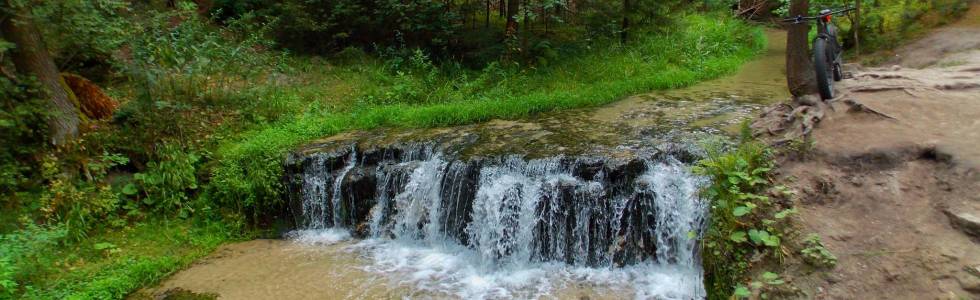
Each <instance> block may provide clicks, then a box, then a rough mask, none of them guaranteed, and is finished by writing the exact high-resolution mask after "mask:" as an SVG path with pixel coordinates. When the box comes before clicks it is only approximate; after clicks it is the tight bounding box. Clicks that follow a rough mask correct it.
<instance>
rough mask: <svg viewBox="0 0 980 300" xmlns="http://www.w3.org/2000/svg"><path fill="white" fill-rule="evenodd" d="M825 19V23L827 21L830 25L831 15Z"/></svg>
mask: <svg viewBox="0 0 980 300" xmlns="http://www.w3.org/2000/svg"><path fill="white" fill-rule="evenodd" d="M824 18H825V19H826V20H825V21H827V23H830V15H827V16H825V17H824Z"/></svg>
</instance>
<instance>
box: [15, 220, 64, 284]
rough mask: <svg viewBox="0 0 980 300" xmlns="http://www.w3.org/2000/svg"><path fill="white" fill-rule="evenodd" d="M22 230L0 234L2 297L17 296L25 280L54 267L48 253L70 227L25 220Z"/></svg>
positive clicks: (62, 238) (60, 240) (61, 239)
mask: <svg viewBox="0 0 980 300" xmlns="http://www.w3.org/2000/svg"><path fill="white" fill-rule="evenodd" d="M21 222H22V226H23V227H24V228H23V229H22V230H18V231H15V232H13V233H9V234H0V298H7V297H11V298H12V297H14V296H15V295H16V294H18V290H23V289H29V288H30V286H29V285H25V284H24V283H25V282H27V280H28V279H29V278H30V277H31V276H34V275H36V274H39V273H42V272H44V271H45V270H47V269H49V268H52V267H53V266H52V263H53V261H51V257H50V256H47V255H46V254H47V253H49V252H50V251H51V250H52V249H54V248H55V247H57V246H58V245H59V243H61V242H62V241H63V240H64V238H65V236H66V235H67V233H68V231H67V230H66V229H65V228H64V227H63V226H58V225H56V226H49V227H46V226H38V225H35V224H34V223H32V222H30V221H27V220H22V221H21Z"/></svg>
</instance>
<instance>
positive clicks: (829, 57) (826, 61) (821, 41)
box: [783, 8, 854, 100]
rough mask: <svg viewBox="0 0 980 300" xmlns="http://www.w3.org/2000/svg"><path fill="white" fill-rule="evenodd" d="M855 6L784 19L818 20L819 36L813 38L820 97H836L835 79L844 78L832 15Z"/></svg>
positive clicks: (814, 63) (824, 98) (786, 20)
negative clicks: (810, 15) (811, 15)
mask: <svg viewBox="0 0 980 300" xmlns="http://www.w3.org/2000/svg"><path fill="white" fill-rule="evenodd" d="M852 10H854V8H844V9H841V10H837V11H832V10H830V9H824V10H821V11H820V14H819V15H817V16H813V17H805V16H796V17H792V18H786V19H783V22H792V23H793V24H801V23H804V22H808V21H812V20H816V21H817V37H816V38H814V39H813V68H814V70H815V71H816V73H817V74H816V75H817V90H818V91H819V92H820V98H821V99H823V100H829V99H833V98H834V81H841V80H842V79H844V71H843V70H842V69H841V65H843V58H842V57H841V56H842V52H843V51H842V50H843V49H841V46H840V43H838V42H837V27H836V26H834V25H833V24H831V23H830V21H831V19H832V16H833V15H836V14H840V13H846V12H849V11H852Z"/></svg>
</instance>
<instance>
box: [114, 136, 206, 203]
mask: <svg viewBox="0 0 980 300" xmlns="http://www.w3.org/2000/svg"><path fill="white" fill-rule="evenodd" d="M199 161H200V156H199V155H197V154H195V153H193V152H188V151H186V150H184V149H182V148H181V147H180V146H177V145H176V144H164V145H163V146H161V147H159V148H158V149H157V153H156V155H155V157H154V160H153V161H151V162H149V163H148V164H147V167H146V170H145V171H143V172H140V173H136V174H134V175H133V181H134V182H135V184H136V185H138V186H139V187H140V189H141V190H142V191H143V197H142V202H143V204H146V205H148V206H150V207H153V208H155V209H157V210H161V211H165V212H177V213H178V215H180V216H181V217H185V218H186V217H188V216H189V215H190V213H192V212H193V208H192V207H191V206H189V203H188V200H189V199H190V196H191V195H192V194H191V193H192V192H193V191H194V190H196V189H197V172H196V171H197V164H198V162H199ZM130 190H131V189H130Z"/></svg>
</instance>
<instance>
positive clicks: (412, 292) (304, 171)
mask: <svg viewBox="0 0 980 300" xmlns="http://www.w3.org/2000/svg"><path fill="white" fill-rule="evenodd" d="M781 35H782V34H781V33H779V32H775V31H773V32H769V38H770V49H769V53H768V54H766V55H764V56H763V57H761V58H760V59H758V60H756V61H754V62H750V63H748V64H747V65H745V66H744V67H743V69H742V71H740V72H739V73H738V74H737V75H734V76H731V77H727V78H722V79H719V80H715V81H711V82H706V83H704V84H701V85H698V86H694V87H691V88H687V89H681V90H676V91H670V92H664V93H654V94H650V95H640V96H637V97H631V98H628V99H625V100H623V101H620V102H618V103H615V104H612V105H609V106H606V107H602V108H598V109H594V110H590V111H585V112H570V113H568V114H567V116H565V114H564V113H560V114H558V115H556V116H551V117H546V118H542V119H539V120H537V121H534V120H530V121H521V122H514V123H507V122H490V123H489V125H486V126H483V127H486V128H483V127H480V128H482V130H483V131H477V132H478V133H479V134H477V136H480V139H483V140H481V141H480V143H482V144H481V145H482V146H483V147H489V146H491V145H496V144H500V145H503V146H502V147H495V148H494V149H498V150H499V151H485V152H482V153H481V152H477V153H481V154H479V155H476V156H473V155H461V153H460V152H461V151H453V150H447V149H450V148H452V147H448V148H447V147H440V146H438V145H434V144H438V143H429V144H426V145H418V144H416V145H404V144H402V145H398V146H392V145H389V146H381V147H380V148H378V147H375V148H371V147H360V146H357V145H352V146H349V147H348V146H345V147H340V149H339V150H336V149H335V150H323V149H326V148H323V149H320V150H315V151H300V152H297V154H295V155H294V157H292V158H291V159H290V161H289V162H287V176H286V177H287V178H286V179H285V182H286V186H287V188H288V190H289V193H288V194H289V196H290V199H289V202H290V214H291V215H292V218H293V219H295V223H296V227H297V230H295V231H292V232H290V233H288V234H287V235H286V238H285V239H282V240H256V241H250V242H245V243H240V244H234V245H229V246H226V247H224V248H222V250H219V251H218V253H217V254H215V255H212V256H211V257H210V258H208V259H205V260H204V261H202V262H201V263H199V264H197V265H195V266H194V267H192V268H189V269H187V270H184V271H182V272H179V273H177V274H176V275H174V276H173V277H172V278H170V279H168V280H167V281H166V282H164V283H163V284H162V285H161V286H160V287H158V288H157V289H156V290H158V291H165V290H169V289H174V288H181V289H185V290H191V291H195V292H201V293H216V294H219V295H221V297H226V298H229V299H377V298H423V299H432V298H435V299H444V298H448V299H511V298H519V299H534V298H545V299H548V298H559V299H569V298H576V299H624V298H625V299H629V298H635V299H699V298H704V297H705V289H704V286H703V278H702V277H703V272H702V269H701V263H700V261H699V257H698V255H697V253H698V243H697V240H698V238H699V236H700V235H701V233H702V231H703V230H704V227H705V225H706V224H705V221H706V219H707V216H706V213H707V208H706V203H705V202H704V201H703V200H702V199H700V198H699V197H698V194H697V191H698V190H699V188H700V187H701V186H702V185H703V184H704V182H705V180H704V179H703V178H700V177H698V176H695V175H693V174H692V173H691V170H690V165H691V162H692V161H693V160H694V159H696V156H697V155H694V154H691V153H696V152H697V151H696V150H664V149H663V148H657V147H654V148H656V149H658V150H653V151H646V150H640V149H641V148H647V147H648V145H645V144H644V143H646V144H661V142H662V141H663V140H658V137H659V136H660V133H662V132H665V131H663V130H660V129H659V128H669V129H670V130H673V131H695V132H696V131H702V132H703V131H708V132H715V133H717V132H719V131H718V130H717V129H720V130H722V131H723V130H725V128H724V127H726V126H730V125H731V124H735V123H737V122H738V120H740V119H743V118H745V117H747V116H749V115H751V113H752V112H754V111H755V109H757V108H758V107H760V106H761V105H763V104H766V103H769V102H772V101H775V100H777V99H782V98H784V97H785V92H783V91H782V90H783V89H782V76H783V73H782V72H783V71H782V61H783V51H782V45H783V44H784V43H785V40H784V39H783V38H782V36H781ZM583 116H585V117H584V118H583ZM562 120H564V121H562ZM710 128H716V129H711V130H705V129H710ZM712 130H715V131H712ZM437 131H439V130H435V131H434V132H437ZM442 131H443V132H445V133H446V134H448V135H450V136H463V137H465V136H468V135H467V134H466V133H465V132H462V131H458V132H453V130H448V131H447V130H442ZM508 132H510V133H511V134H508ZM514 132H527V133H521V134H513V133H514ZM497 134H499V136H501V137H505V136H506V138H500V139H499V141H498V138H497ZM650 134H652V135H650ZM605 136H613V137H622V136H625V137H628V138H629V140H631V141H632V142H629V143H638V144H636V145H630V146H628V147H626V146H616V145H615V144H616V143H618V142H616V141H617V140H614V139H608V138H606V137H605ZM569 139H574V140H575V141H573V142H568V140H569ZM464 140H465V138H464ZM515 141H516V142H515ZM609 141H612V143H613V144H610V145H611V146H610V147H606V148H602V149H606V150H601V151H598V152H596V153H593V154H589V155H585V156H563V155H562V154H560V153H563V152H574V151H573V150H576V149H591V148H589V147H576V145H578V144H581V145H582V146H588V145H587V144H590V143H593V144H596V145H598V144H602V143H603V142H609ZM644 141H645V142H644ZM327 142H330V141H327ZM333 142H336V140H334V141H333ZM566 142H568V143H566ZM629 143H626V142H624V143H623V144H620V145H625V144H629ZM511 145H516V146H517V147H513V149H515V150H521V151H525V152H528V151H533V150H534V149H536V148H541V149H544V148H542V147H543V146H542V145H551V146H550V147H545V148H547V149H550V150H554V151H550V150H549V151H539V154H538V155H534V156H533V157H535V158H534V159H530V158H527V156H518V155H506V154H505V153H515V152H518V153H519V152H521V151H510V150H511V149H512V146H511ZM559 145H560V146H559ZM658 147H659V146H658ZM667 148H670V147H667ZM681 148H684V147H681ZM608 149H612V150H608ZM621 149H626V150H625V151H619V150H621ZM465 151H466V150H462V152H465ZM605 151H611V152H617V151H618V152H622V153H626V154H622V153H617V154H608V153H607V152H605ZM551 152H558V153H559V154H557V155H551V154H543V155H542V154H540V153H551ZM483 153H504V154H483ZM603 153H607V154H608V155H607V154H603ZM643 153H646V154H643Z"/></svg>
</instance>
